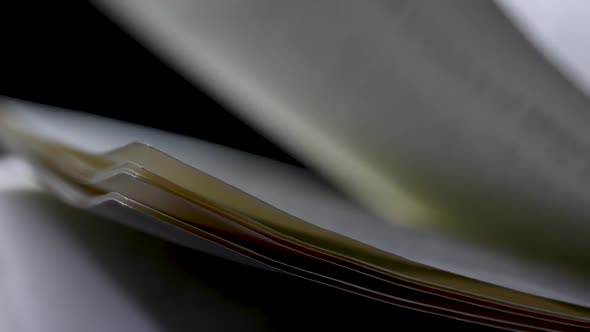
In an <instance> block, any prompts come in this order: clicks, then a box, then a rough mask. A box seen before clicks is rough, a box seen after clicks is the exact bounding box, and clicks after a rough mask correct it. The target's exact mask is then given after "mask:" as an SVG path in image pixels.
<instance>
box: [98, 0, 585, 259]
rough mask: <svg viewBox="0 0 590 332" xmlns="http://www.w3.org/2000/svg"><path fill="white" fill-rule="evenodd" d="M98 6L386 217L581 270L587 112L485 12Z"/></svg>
mask: <svg viewBox="0 0 590 332" xmlns="http://www.w3.org/2000/svg"><path fill="white" fill-rule="evenodd" d="M97 3H98V4H99V6H101V8H104V9H105V11H106V12H107V13H111V14H112V15H113V17H114V18H115V19H116V20H118V21H119V22H121V24H122V26H124V27H127V28H128V29H129V30H130V31H131V32H133V33H134V34H135V35H136V36H138V38H139V39H140V40H142V41H145V42H146V44H147V45H148V46H150V47H152V49H153V50H155V51H156V52H157V54H160V55H161V56H162V57H163V58H164V59H165V60H167V61H168V63H170V64H171V65H173V66H174V67H175V68H177V69H179V70H180V72H182V73H184V74H185V75H186V76H187V77H188V78H190V79H192V80H193V82H195V84H201V85H203V86H205V87H207V88H209V89H210V91H211V92H212V93H213V94H214V95H216V96H217V97H218V98H220V99H221V100H223V101H225V102H226V103H227V104H228V105H229V106H231V107H232V108H233V109H234V110H235V111H236V113H237V114H239V115H241V116H242V118H243V119H245V120H246V121H248V122H249V123H251V124H253V125H255V126H256V127H257V128H260V130H262V131H263V132H264V133H266V134H268V135H269V136H270V137H271V138H274V139H275V140H276V142H278V143H280V144H282V146H283V147H285V148H286V149H288V150H289V151H292V152H293V153H294V154H295V155H296V156H299V157H300V158H301V159H302V160H303V161H305V162H307V163H308V164H310V165H311V166H313V167H316V168H317V169H319V170H320V171H322V172H323V174H324V175H325V176H326V177H327V178H329V179H332V180H333V181H334V183H335V184H336V185H338V186H340V187H341V188H343V189H344V190H345V191H346V192H347V193H348V194H350V195H351V196H353V197H354V198H356V199H357V200H358V201H359V202H361V203H362V204H363V205H364V206H367V207H370V208H372V210H373V211H376V213H378V214H379V215H381V216H384V217H385V218H384V220H389V221H392V222H395V223H404V224H406V225H412V226H413V227H418V226H419V225H422V226H424V225H430V226H429V227H433V226H435V227H441V228H445V229H452V230H453V231H455V232H459V233H462V234H464V235H466V236H467V237H470V238H473V237H477V238H480V239H481V240H484V241H488V242H489V243H493V244H496V245H497V246H508V247H511V248H512V249H515V250H519V251H526V252H528V253H529V254H536V255H539V256H542V257H543V258H544V259H551V260H552V261H554V262H560V263H564V264H569V265H570V266H573V267H576V268H580V269H583V270H588V269H589V268H590V267H588V266H587V264H585V263H584V262H586V261H587V260H588V259H590V241H588V237H587V234H588V233H589V232H590V223H588V222H587V220H588V219H589V218H590V193H589V192H588V188H590V183H589V181H590V177H589V176H588V174H587V170H588V169H589V168H588V167H587V165H589V164H590V160H589V159H588V158H590V157H589V156H590V154H588V153H587V151H588V146H590V135H588V134H587V133H588V130H587V128H588V127H590V113H588V112H587V109H588V108H590V103H588V101H587V99H586V98H585V96H584V95H583V94H582V93H580V92H579V91H577V90H576V89H575V88H574V87H573V86H572V85H571V84H570V83H569V82H568V81H567V80H566V79H565V78H564V77H562V75H561V74H560V73H559V72H558V71H557V70H555V69H554V68H553V67H552V66H551V64H550V63H549V62H547V61H546V60H545V59H544V57H543V56H542V55H540V54H539V53H538V52H537V51H536V50H535V49H534V48H533V47H531V46H530V45H529V43H528V42H527V40H526V39H525V38H523V36H522V35H521V34H520V33H519V32H518V31H517V30H516V28H515V27H513V25H512V24H511V23H510V21H509V20H508V19H507V18H506V17H505V16H504V15H503V13H502V12H501V11H500V10H499V9H498V8H497V7H496V6H495V4H494V3H493V2H491V1H469V0H461V1H456V2H455V3H454V5H453V6H449V5H448V4H446V3H443V2H439V1H411V2H410V1H401V0H399V1H378V0H373V1H337V2H317V1H297V2H292V3H289V4H284V3H281V4H279V3H277V2H275V1H271V0H250V1H231V0H226V1H224V0H221V1H218V0H211V1H206V0H203V1H183V0H174V1H166V2H161V1H155V0H148V1H138V0H123V1H108V0H103V1H97ZM563 239H567V242H568V245H564V241H563Z"/></svg>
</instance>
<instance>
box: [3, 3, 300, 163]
mask: <svg viewBox="0 0 590 332" xmlns="http://www.w3.org/2000/svg"><path fill="white" fill-rule="evenodd" d="M0 34H1V35H0V36H1V39H0V42H1V48H0V50H1V55H0V95H7V96H12V97H17V98H21V99H26V100H31V101H36V102H39V103H44V104H50V105H55V106H61V107H65V108H69V109H74V110H78V111H86V112H91V113H95V114H100V115H104V116H108V117H112V118H116V119H120V120H126V121H130V122H135V123H140V124H142V125H146V126H150V127H155V128H160V129H164V130H168V131H173V132H177V133H180V134H184V135H189V136H193V137H197V138H201V139H204V140H207V141H211V142H215V143H219V144H223V145H226V146H231V147H235V148H238V149H241V150H244V151H248V152H252V153H255V154H258V155H263V156H267V157H270V158H273V159H277V160H281V161H285V162H288V163H291V164H295V165H298V166H302V165H301V164H300V163H299V162H297V161H296V160H295V159H293V158H292V157H291V156H289V155H288V154H286V153H285V152H284V151H282V150H280V149H279V148H277V147H276V146H275V145H274V144H272V143H271V142H270V141H268V140H267V139H265V138H264V137H262V136H261V135H259V134H258V133H257V132H255V131H254V130H253V129H252V128H250V127H248V126H246V125H245V124H244V123H242V122H241V121H240V120H238V119H237V118H236V117H235V116H233V115H232V114H231V113H230V112H228V111H227V110H226V109H225V108H224V107H223V106H221V105H220V104H219V103H218V102H216V101H215V100H213V99H212V98H210V97H208V96H207V95H205V94H204V93H203V92H202V91H201V90H199V89H198V88H196V87H194V86H193V85H191V84H190V83H188V82H187V81H186V80H185V79H184V78H183V77H181V76H180V75H178V74H177V73H176V72H174V71H173V70H171V69H170V68H169V67H167V66H166V65H164V64H163V63H162V62H161V61H159V60H158V59H157V58H156V57H155V56H153V55H152V54H151V53H150V52H148V51H147V50H146V49H145V48H144V47H143V46H141V45H140V44H139V43H138V42H136V41H135V40H134V39H133V38H131V37H130V36H129V35H127V34H126V33H125V32H123V31H122V30H121V29H120V28H119V27H118V26H117V25H116V24H114V23H113V22H111V21H110V20H109V19H108V18H106V17H105V16H103V15H102V14H101V13H100V12H99V11H97V10H96V9H95V8H93V7H92V6H90V5H89V4H88V3H86V2H84V1H71V2H63V1H39V2H36V3H27V2H26V1H23V2H15V3H10V2H8V1H5V2H4V3H3V4H1V5H0ZM228 133H231V134H228Z"/></svg>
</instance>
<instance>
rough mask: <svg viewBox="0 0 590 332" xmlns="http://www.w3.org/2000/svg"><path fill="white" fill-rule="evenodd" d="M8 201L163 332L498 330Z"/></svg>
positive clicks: (37, 196) (29, 196)
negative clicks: (87, 262) (68, 246)
mask: <svg viewBox="0 0 590 332" xmlns="http://www.w3.org/2000/svg"><path fill="white" fill-rule="evenodd" d="M2 199H3V200H4V201H5V202H8V203H9V204H15V205H16V204H21V205H23V206H27V207H29V208H31V209H36V211H38V212H37V213H38V214H42V215H44V216H47V220H51V221H52V222H53V223H55V225H52V227H55V228H56V229H59V231H60V232H62V233H65V234H67V235H68V238H71V239H72V241H74V242H75V243H76V245H77V247H78V248H79V250H81V251H84V253H86V254H87V256H88V257H90V259H91V260H93V261H94V264H95V265H97V266H99V267H100V269H101V271H104V272H105V273H106V274H107V275H108V277H109V278H111V279H112V280H113V283H114V284H115V285H117V287H118V288H120V290H121V292H124V293H125V294H126V297H128V298H130V299H132V300H133V301H134V302H135V303H137V306H138V307H140V308H142V310H143V311H145V312H146V313H147V314H148V315H149V316H150V317H151V318H152V319H153V321H155V322H156V323H157V324H159V326H160V327H161V328H162V329H163V330H164V331H186V330H198V331H209V330H211V331H220V330H222V331H223V330H276V331H299V330H319V329H325V330H328V331H335V330H338V329H344V330H350V329H353V328H354V329H359V330H363V331H372V330H384V329H386V330H397V329H400V328H401V329H403V330H422V329H427V328H433V327H436V328H437V329H443V330H453V331H473V330H474V329H477V330H482V331H487V330H490V331H492V330H493V329H491V328H485V327H481V326H474V325H470V324H467V323H464V322H460V321H455V320H451V319H446V318H443V317H438V316H434V315H428V314H423V313H419V312H415V311H411V310H407V309H403V308H398V307H395V306H391V305H387V304H383V303H379V302H374V301H371V300H368V299H364V298H361V297H358V296H354V295H351V294H348V293H344V292H341V291H338V290H336V289H331V288H328V287H325V286H321V285H318V284H315V283H312V282H308V281H305V280H300V279H297V278H294V277H290V276H286V275H281V274H277V273H272V272H265V271H260V270H256V269H254V268H250V267H248V266H242V265H239V264H235V263H231V262H229V261H225V260H222V259H218V258H215V257H212V256H209V255H205V254H201V253H199V252H195V251H193V250H189V249H186V248H183V247H180V246H177V245H174V244H172V243H169V242H166V241H162V240H160V239H157V238H155V237H152V236H148V235H145V234H143V233H140V232H137V231H135V230H133V229H130V228H127V227H124V226H121V225H119V224H117V223H115V222H113V221H111V220H108V219H105V218H101V217H98V216H95V215H93V214H89V213H87V212H85V211H81V210H77V209H74V208H70V207H68V206H66V205H64V204H62V203H61V202H59V201H57V200H55V199H53V198H52V197H50V196H48V195H46V194H43V193H39V192H24V191H21V192H13V193H7V194H3V198H2ZM40 254H42V253H40Z"/></svg>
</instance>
